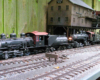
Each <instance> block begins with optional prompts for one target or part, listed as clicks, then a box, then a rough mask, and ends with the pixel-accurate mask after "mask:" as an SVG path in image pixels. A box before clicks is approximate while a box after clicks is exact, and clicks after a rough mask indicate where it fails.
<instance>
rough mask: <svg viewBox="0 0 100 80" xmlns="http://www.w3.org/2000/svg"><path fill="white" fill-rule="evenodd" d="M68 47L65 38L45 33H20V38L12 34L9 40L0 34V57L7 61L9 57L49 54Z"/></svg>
mask: <svg viewBox="0 0 100 80" xmlns="http://www.w3.org/2000/svg"><path fill="white" fill-rule="evenodd" d="M69 45H70V44H69V43H68V39H67V37H66V36H64V35H63V36H58V35H48V33H46V32H37V31H33V32H28V33H26V34H24V33H22V34H21V37H20V38H16V34H15V33H12V34H10V38H9V39H6V36H5V35H4V34H1V39H0V57H2V58H4V59H8V58H9V57H16V56H23V55H29V54H33V53H38V51H46V52H49V51H54V50H58V49H65V48H67V47H69Z"/></svg>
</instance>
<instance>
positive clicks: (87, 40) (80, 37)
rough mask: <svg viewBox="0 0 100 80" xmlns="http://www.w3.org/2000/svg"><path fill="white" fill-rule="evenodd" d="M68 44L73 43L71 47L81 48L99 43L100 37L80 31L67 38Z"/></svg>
mask: <svg viewBox="0 0 100 80" xmlns="http://www.w3.org/2000/svg"><path fill="white" fill-rule="evenodd" d="M69 43H73V44H74V45H73V47H75V48H76V47H81V46H88V45H93V44H95V43H100V35H98V34H95V33H94V32H90V31H87V32H85V31H80V32H78V33H76V34H73V35H71V36H70V37H69Z"/></svg>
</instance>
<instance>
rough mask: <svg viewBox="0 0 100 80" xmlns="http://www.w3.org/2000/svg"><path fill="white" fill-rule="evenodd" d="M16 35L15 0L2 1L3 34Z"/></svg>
mask: <svg viewBox="0 0 100 80" xmlns="http://www.w3.org/2000/svg"><path fill="white" fill-rule="evenodd" d="M13 31H14V32H15V33H16V0H4V33H5V34H6V35H7V34H11V33H12V32H13Z"/></svg>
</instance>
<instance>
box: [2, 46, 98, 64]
mask: <svg viewBox="0 0 100 80" xmlns="http://www.w3.org/2000/svg"><path fill="white" fill-rule="evenodd" d="M94 46H97V45H91V46H86V48H87V51H89V50H90V49H89V50H88V48H91V50H93V49H92V48H93V47H94ZM77 49H78V48H73V49H68V50H62V51H55V52H52V53H57V54H59V55H63V54H64V55H67V56H68V55H71V54H76V53H79V52H82V51H83V52H84V47H81V48H80V49H79V50H77ZM97 50H99V48H98V49H97ZM61 53H62V54H61ZM46 59H47V58H46V57H45V55H44V54H36V55H30V56H24V57H18V58H14V59H8V60H2V61H0V65H3V66H4V65H10V64H16V63H17V64H20V63H28V62H31V61H38V60H46Z"/></svg>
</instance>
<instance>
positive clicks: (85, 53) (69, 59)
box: [0, 45, 100, 80]
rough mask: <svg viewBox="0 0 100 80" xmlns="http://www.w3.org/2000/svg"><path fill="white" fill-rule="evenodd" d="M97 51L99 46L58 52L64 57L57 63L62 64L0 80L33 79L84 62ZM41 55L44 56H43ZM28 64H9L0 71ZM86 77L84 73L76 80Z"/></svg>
mask: <svg viewBox="0 0 100 80" xmlns="http://www.w3.org/2000/svg"><path fill="white" fill-rule="evenodd" d="M99 49H100V46H99V45H97V46H95V47H85V48H74V49H69V50H63V51H58V52H56V53H57V54H59V56H60V57H61V56H62V55H65V57H61V58H59V59H58V61H59V60H63V63H57V64H54V65H48V66H46V67H40V68H37V69H33V70H30V69H29V70H25V71H23V72H20V73H12V74H8V75H6V76H5V77H4V76H0V80H28V79H30V78H33V77H34V76H37V75H41V74H44V73H47V72H49V71H52V70H55V69H57V67H59V68H60V67H63V66H65V65H68V64H73V62H77V61H80V60H84V59H86V58H88V57H91V56H93V55H96V54H98V53H100V50H99ZM54 53H55V52H54ZM68 53H69V54H68ZM43 55H45V54H43ZM18 59H20V58H18ZM34 62H35V61H33V62H29V63H32V64H33V63H34ZM29 63H27V62H26V63H23V62H22V63H20V64H19V63H16V64H10V65H0V70H2V69H6V68H11V67H15V66H21V65H25V64H29ZM98 66H99V65H98ZM98 66H97V67H98ZM97 67H95V68H94V69H92V70H90V71H91V72H92V71H93V70H96V69H97ZM90 71H89V72H90ZM87 72H88V71H87ZM88 74H89V73H88ZM86 75H87V74H86V73H84V74H82V75H80V76H79V77H77V80H78V79H79V80H80V79H81V78H82V77H85V76H86Z"/></svg>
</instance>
